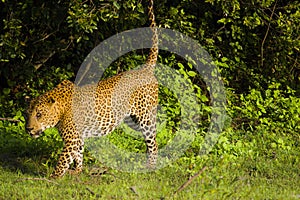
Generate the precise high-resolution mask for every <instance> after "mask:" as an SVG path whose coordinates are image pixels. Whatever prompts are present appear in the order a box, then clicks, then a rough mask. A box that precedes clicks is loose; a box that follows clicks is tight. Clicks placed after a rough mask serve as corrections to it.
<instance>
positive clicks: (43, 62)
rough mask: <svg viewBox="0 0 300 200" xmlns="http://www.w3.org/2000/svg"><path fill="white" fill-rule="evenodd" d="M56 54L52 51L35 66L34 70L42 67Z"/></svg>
mask: <svg viewBox="0 0 300 200" xmlns="http://www.w3.org/2000/svg"><path fill="white" fill-rule="evenodd" d="M55 53H56V51H55V50H54V51H52V52H51V53H50V54H49V55H48V56H47V57H46V58H44V59H43V60H41V61H40V63H38V64H35V65H34V68H35V69H36V70H38V69H39V68H40V67H41V66H42V65H44V64H45V63H46V62H47V61H48V60H49V59H50V58H51V57H52V56H53V55H54V54H55Z"/></svg>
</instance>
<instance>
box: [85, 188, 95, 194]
mask: <svg viewBox="0 0 300 200" xmlns="http://www.w3.org/2000/svg"><path fill="white" fill-rule="evenodd" d="M85 189H86V190H87V191H89V192H90V193H91V194H92V195H93V196H94V195H96V193H95V192H94V191H93V190H91V189H90V188H88V187H86V188H85Z"/></svg>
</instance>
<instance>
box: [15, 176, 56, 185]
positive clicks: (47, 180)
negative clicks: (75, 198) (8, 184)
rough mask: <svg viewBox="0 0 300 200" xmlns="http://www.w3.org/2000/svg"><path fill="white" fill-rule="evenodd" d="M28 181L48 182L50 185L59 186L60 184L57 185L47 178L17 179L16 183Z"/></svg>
mask: <svg viewBox="0 0 300 200" xmlns="http://www.w3.org/2000/svg"><path fill="white" fill-rule="evenodd" d="M26 180H31V181H46V182H49V183H53V184H55V185H59V184H58V183H56V182H54V181H51V180H49V179H46V178H20V179H17V180H16V182H20V181H26Z"/></svg>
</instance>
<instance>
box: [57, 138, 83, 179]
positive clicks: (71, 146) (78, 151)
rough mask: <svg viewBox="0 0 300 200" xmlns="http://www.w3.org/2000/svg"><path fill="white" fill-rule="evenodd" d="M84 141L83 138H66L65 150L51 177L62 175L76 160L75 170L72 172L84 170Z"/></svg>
mask: <svg viewBox="0 0 300 200" xmlns="http://www.w3.org/2000/svg"><path fill="white" fill-rule="evenodd" d="M82 158H83V142H82V140H81V139H79V138H77V139H73V140H65V144H64V148H63V151H62V153H61V155H60V157H59V160H58V163H57V165H56V168H55V171H54V172H53V173H52V174H51V177H54V178H55V177H62V176H63V175H64V174H65V173H66V172H67V170H68V169H69V168H70V165H71V164H72V163H73V161H75V170H73V171H72V173H76V174H77V173H80V172H81V171H82V161H83V159H82Z"/></svg>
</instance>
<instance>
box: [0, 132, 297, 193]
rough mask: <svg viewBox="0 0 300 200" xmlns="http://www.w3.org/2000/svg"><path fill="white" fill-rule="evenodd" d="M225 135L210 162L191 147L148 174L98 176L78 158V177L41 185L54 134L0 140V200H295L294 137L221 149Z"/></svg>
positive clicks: (51, 160)
mask: <svg viewBox="0 0 300 200" xmlns="http://www.w3.org/2000/svg"><path fill="white" fill-rule="evenodd" d="M19 131H20V130H19ZM228 131H229V132H228V133H226V132H225V133H224V134H223V135H222V136H221V137H220V140H219V142H218V144H217V145H216V146H215V148H214V150H213V151H212V152H211V153H210V154H208V155H205V156H197V155H196V154H194V153H193V151H194V150H193V149H192V148H193V145H192V147H191V149H188V150H187V152H186V154H185V155H184V156H182V157H181V158H180V159H178V160H177V161H176V162H174V163H171V164H170V165H169V166H167V167H165V168H163V169H160V170H157V171H155V172H149V173H126V172H121V171H116V170H114V169H108V170H107V171H106V170H103V169H104V168H105V166H103V164H100V163H99V162H97V161H94V160H93V159H91V158H90V155H88V154H86V155H85V162H84V163H85V164H84V171H83V173H82V174H80V175H78V176H75V175H69V174H67V175H66V176H64V177H63V178H61V179H50V178H49V175H50V173H51V171H52V170H53V167H54V166H55V161H56V160H57V154H58V153H59V151H60V147H61V145H62V144H61V141H60V139H59V137H57V136H56V133H55V131H49V132H46V134H45V135H44V136H42V137H41V138H39V139H37V140H32V139H28V138H27V136H26V135H25V134H24V135H23V134H17V133H16V132H14V131H12V132H5V133H1V134H0V141H1V142H0V143H1V145H0V182H1V185H0V199H300V192H299V191H300V185H299V182H300V177H299V174H300V152H299V146H298V145H299V144H298V143H293V142H292V140H299V137H298V136H297V134H294V136H291V137H289V136H287V137H285V138H283V139H280V140H279V139H278V138H280V137H278V138H277V140H276V141H272V139H273V138H272V137H273V136H272V134H270V136H268V135H267V136H266V133H262V132H257V133H253V134H252V135H250V133H248V134H245V135H248V137H245V136H243V134H241V133H236V135H235V137H231V138H233V139H234V140H233V141H228V140H226V138H227V137H226V136H228V135H230V134H231V133H232V132H231V131H230V129H228ZM259 136H261V140H254V138H258V137H259ZM24 137H25V138H24ZM224 138H225V139H224ZM278 140H279V142H278ZM25 141H26V142H25ZM259 141H261V142H259ZM294 142H295V141H294ZM275 143H276V145H274V144H275ZM283 144H285V145H283ZM288 144H290V145H288ZM287 146H288V147H287ZM203 167H206V170H204V171H203V173H201V174H200V175H199V176H198V177H196V178H195V179H193V180H192V181H189V182H188V180H189V178H191V177H193V176H194V175H195V174H196V173H198V172H199V171H200V170H201V169H202V168H203ZM101 170H103V171H102V172H103V173H95V171H100V172H101ZM184 183H187V185H186V186H185V187H184V188H183V189H182V190H180V191H178V189H179V188H180V186H182V185H183V184H184ZM176 191H178V192H177V193H176V194H174V193H175V192H176Z"/></svg>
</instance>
